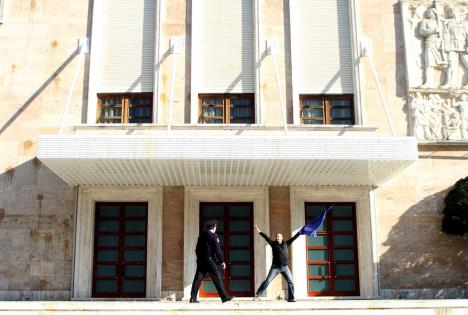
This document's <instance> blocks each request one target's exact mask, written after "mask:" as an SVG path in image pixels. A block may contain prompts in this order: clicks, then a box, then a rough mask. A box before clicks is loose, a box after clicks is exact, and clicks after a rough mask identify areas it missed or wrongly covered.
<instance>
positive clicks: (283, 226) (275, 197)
mask: <svg viewBox="0 0 468 315" xmlns="http://www.w3.org/2000/svg"><path fill="white" fill-rule="evenodd" d="M268 195H269V204H270V238H271V239H275V238H276V233H281V234H283V236H284V238H285V239H288V238H289V236H290V235H291V211H290V210H291V209H290V208H291V207H290V201H289V187H269V194H268ZM289 260H291V253H290V255H289ZM289 265H291V261H289ZM282 278H283V277H282V276H281V275H279V276H278V277H276V279H275V280H273V282H272V283H271V284H270V286H269V287H268V290H269V293H268V294H269V296H271V297H278V296H281V297H282V298H284V297H285V296H287V293H286V292H287V290H288V286H287V283H286V281H285V280H282Z"/></svg>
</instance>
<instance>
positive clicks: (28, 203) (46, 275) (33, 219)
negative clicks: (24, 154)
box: [0, 159, 75, 300]
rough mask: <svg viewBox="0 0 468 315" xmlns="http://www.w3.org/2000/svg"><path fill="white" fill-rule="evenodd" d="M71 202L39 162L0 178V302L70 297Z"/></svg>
mask: <svg viewBox="0 0 468 315" xmlns="http://www.w3.org/2000/svg"><path fill="white" fill-rule="evenodd" d="M74 198H75V194H74V189H73V188H71V187H69V186H68V185H67V184H66V183H65V182H63V181H62V180H61V179H60V178H58V177H57V176H56V175H55V174H54V173H53V172H52V171H51V170H50V169H48V168H47V167H46V166H45V165H43V164H42V163H41V162H40V161H39V160H38V159H31V160H29V161H26V162H24V163H23V164H20V165H18V166H16V167H15V168H11V169H9V170H7V171H6V172H4V173H2V174H0V248H1V250H0V300H9V299H20V300H25V299H37V297H38V296H39V295H40V294H41V293H38V291H47V292H49V293H50V298H51V299H62V298H66V297H67V296H68V294H67V293H68V291H69V290H70V282H71V269H72V257H73V248H72V247H73V244H72V241H73V224H74V220H73V215H74V204H75V202H74ZM20 291H21V292H20ZM18 292H20V293H18ZM18 294H19V295H18ZM38 294H39V295H38ZM42 294H43V293H42Z"/></svg>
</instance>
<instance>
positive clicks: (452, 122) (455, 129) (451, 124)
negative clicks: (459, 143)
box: [444, 110, 461, 140]
mask: <svg viewBox="0 0 468 315" xmlns="http://www.w3.org/2000/svg"><path fill="white" fill-rule="evenodd" d="M460 127H461V119H460V114H459V113H458V112H457V111H456V110H454V111H451V112H450V114H449V115H448V120H447V127H446V130H447V138H446V139H444V140H460Z"/></svg>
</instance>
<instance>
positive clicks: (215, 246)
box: [190, 221, 232, 303]
mask: <svg viewBox="0 0 468 315" xmlns="http://www.w3.org/2000/svg"><path fill="white" fill-rule="evenodd" d="M207 226H208V230H206V231H204V232H203V233H202V234H201V235H200V236H199V237H198V242H197V247H196V249H195V253H196V254H197V271H196V272H195V278H194V279H193V283H192V291H191V293H190V303H199V302H198V301H197V294H198V289H199V288H200V285H201V283H202V281H203V277H204V276H206V274H207V273H208V274H209V275H210V277H211V279H212V280H213V284H214V286H215V287H216V290H217V291H218V294H219V297H220V298H221V301H222V302H223V303H224V302H227V301H230V300H232V297H230V296H229V295H228V293H227V292H226V289H225V288H224V283H223V280H222V277H221V273H220V271H219V266H221V267H222V268H223V269H226V263H225V262H224V256H223V253H222V252H221V247H220V245H219V238H218V235H216V221H209V222H208V223H207Z"/></svg>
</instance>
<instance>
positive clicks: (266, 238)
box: [255, 224, 273, 246]
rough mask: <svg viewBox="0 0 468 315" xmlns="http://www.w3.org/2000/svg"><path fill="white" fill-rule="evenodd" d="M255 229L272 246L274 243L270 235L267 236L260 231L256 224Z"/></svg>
mask: <svg viewBox="0 0 468 315" xmlns="http://www.w3.org/2000/svg"><path fill="white" fill-rule="evenodd" d="M255 229H257V232H258V233H260V235H261V236H262V237H263V238H264V239H265V241H267V243H268V244H270V246H271V244H272V243H273V241H272V240H271V239H270V238H269V237H268V235H266V234H265V233H263V232H262V231H260V229H259V228H258V225H256V224H255Z"/></svg>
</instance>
